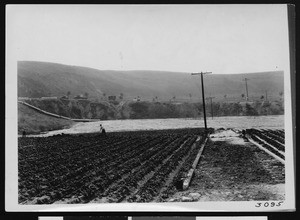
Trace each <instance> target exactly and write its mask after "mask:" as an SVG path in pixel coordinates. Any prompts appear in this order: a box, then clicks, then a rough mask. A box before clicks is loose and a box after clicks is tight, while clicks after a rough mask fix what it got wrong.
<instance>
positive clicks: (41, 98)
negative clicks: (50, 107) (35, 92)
mask: <svg viewBox="0 0 300 220" xmlns="http://www.w3.org/2000/svg"><path fill="white" fill-rule="evenodd" d="M41 99H43V100H45V99H57V97H55V96H53V97H41Z"/></svg>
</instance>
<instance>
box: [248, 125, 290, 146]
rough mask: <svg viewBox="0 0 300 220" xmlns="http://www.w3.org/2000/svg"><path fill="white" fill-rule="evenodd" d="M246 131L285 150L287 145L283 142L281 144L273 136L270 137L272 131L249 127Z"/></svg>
mask: <svg viewBox="0 0 300 220" xmlns="http://www.w3.org/2000/svg"><path fill="white" fill-rule="evenodd" d="M246 132H247V134H249V135H256V136H257V137H259V138H261V139H262V140H264V141H266V142H267V143H268V144H270V145H272V146H273V147H274V148H276V149H277V150H279V151H282V152H284V151H285V147H284V145H283V144H281V143H279V142H278V141H276V140H274V139H273V138H271V137H269V133H270V132H266V131H264V132H262V131H260V130H257V129H247V130H246Z"/></svg>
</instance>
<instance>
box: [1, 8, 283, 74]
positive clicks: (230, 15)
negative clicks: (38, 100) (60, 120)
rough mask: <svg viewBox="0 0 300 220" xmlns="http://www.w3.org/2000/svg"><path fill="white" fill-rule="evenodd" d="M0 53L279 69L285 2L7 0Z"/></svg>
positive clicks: (88, 63) (173, 67)
mask: <svg viewBox="0 0 300 220" xmlns="http://www.w3.org/2000/svg"><path fill="white" fill-rule="evenodd" d="M6 13H7V20H6V22H7V23H6V34H7V35H6V37H7V39H8V41H7V42H8V44H7V47H6V48H7V53H10V52H11V54H13V56H14V58H15V59H16V60H34V61H47V62H55V63H62V64H68V65H76V66H85V67H92V68H96V69H101V70H108V69H110V70H165V71H176V72H200V71H212V72H213V73H217V74H226V73H249V72H262V71H272V70H284V69H286V68H287V65H288V60H289V57H288V47H289V45H288V34H287V33H288V29H287V28H288V27H287V15H286V6H285V5H272V4H270V5H116V6H114V5H8V6H7V8H6Z"/></svg>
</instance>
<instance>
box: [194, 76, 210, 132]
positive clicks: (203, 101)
mask: <svg viewBox="0 0 300 220" xmlns="http://www.w3.org/2000/svg"><path fill="white" fill-rule="evenodd" d="M208 73H212V72H200V73H192V75H201V86H202V105H203V116H204V127H205V131H207V125H206V112H205V98H204V86H203V74H208Z"/></svg>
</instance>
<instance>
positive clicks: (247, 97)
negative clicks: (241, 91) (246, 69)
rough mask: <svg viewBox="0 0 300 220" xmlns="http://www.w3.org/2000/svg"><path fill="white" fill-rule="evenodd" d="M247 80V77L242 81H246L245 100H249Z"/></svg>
mask: <svg viewBox="0 0 300 220" xmlns="http://www.w3.org/2000/svg"><path fill="white" fill-rule="evenodd" d="M248 80H249V79H247V78H245V79H244V81H245V83H246V94H247V96H246V101H248V100H249V96H248V86H247V81H248Z"/></svg>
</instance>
